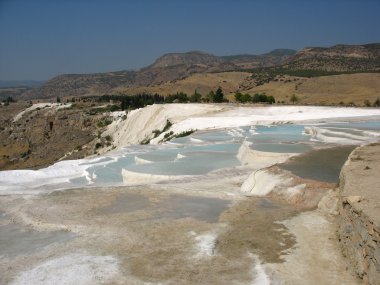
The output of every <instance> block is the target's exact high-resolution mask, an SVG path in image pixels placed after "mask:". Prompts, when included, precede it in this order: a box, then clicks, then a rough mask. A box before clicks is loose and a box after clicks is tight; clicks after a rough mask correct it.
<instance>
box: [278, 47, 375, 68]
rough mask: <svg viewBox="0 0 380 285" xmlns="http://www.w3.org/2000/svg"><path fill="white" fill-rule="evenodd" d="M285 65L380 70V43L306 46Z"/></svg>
mask: <svg viewBox="0 0 380 285" xmlns="http://www.w3.org/2000/svg"><path fill="white" fill-rule="evenodd" d="M285 66H286V67H288V68H291V69H304V70H325V71H375V70H380V44H377V43H375V44H367V45H335V46H332V47H329V48H322V47H310V48H304V49H303V50H301V51H299V52H298V53H297V54H295V55H294V56H293V57H291V58H290V59H289V61H288V63H287V64H286V65H285Z"/></svg>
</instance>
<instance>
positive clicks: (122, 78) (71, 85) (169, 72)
mask: <svg viewBox="0 0 380 285" xmlns="http://www.w3.org/2000/svg"><path fill="white" fill-rule="evenodd" d="M271 67H274V68H276V67H281V68H285V69H289V70H324V71H328V72H331V71H336V72H355V71H358V72H362V71H365V70H368V71H377V70H380V43H372V44H366V45H335V46H332V47H306V48H304V49H302V50H300V51H298V52H295V51H294V50H290V49H275V50H272V51H270V52H268V53H264V54H261V55H249V54H242V55H230V56H216V55H212V54H209V53H205V52H201V51H190V52H185V53H167V54H164V55H162V56H160V57H159V58H157V59H156V60H155V61H154V62H153V63H152V64H151V65H149V66H147V67H144V68H141V69H140V70H137V71H115V72H106V73H90V74H63V75H59V76H56V77H54V78H52V79H50V80H48V81H47V82H45V83H44V84H43V85H42V86H40V87H37V88H34V89H32V90H28V91H26V92H25V93H23V94H22V95H21V98H22V99H36V98H46V99H47V98H55V97H64V96H65V97H66V96H67V97H70V96H79V97H80V96H92V95H102V94H106V93H112V92H114V90H115V89H117V90H120V89H123V88H124V89H127V88H134V87H150V86H158V85H160V84H163V83H165V82H175V81H177V80H182V79H184V78H187V77H189V76H191V75H192V74H196V73H201V74H202V73H215V72H228V71H244V70H247V71H250V70H254V69H257V68H261V69H262V68H264V69H265V68H271ZM251 72H254V71H251Z"/></svg>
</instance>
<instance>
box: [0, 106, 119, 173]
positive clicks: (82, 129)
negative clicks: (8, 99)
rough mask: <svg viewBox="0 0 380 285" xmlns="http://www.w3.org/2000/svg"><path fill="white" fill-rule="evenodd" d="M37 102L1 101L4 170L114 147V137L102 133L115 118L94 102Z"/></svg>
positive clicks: (0, 150) (0, 156)
mask: <svg viewBox="0 0 380 285" xmlns="http://www.w3.org/2000/svg"><path fill="white" fill-rule="evenodd" d="M34 106H35V107H37V108H32V107H30V108H28V109H26V108H27V107H29V106H27V105H26V103H12V104H9V105H8V106H4V105H0V142H1V144H0V170H6V169H20V168H36V167H43V166H47V165H49V164H51V163H53V162H56V161H57V160H59V159H61V158H63V157H65V158H71V159H76V158H81V157H84V156H87V155H90V154H94V153H95V152H96V151H98V149H99V148H100V147H103V146H109V147H112V146H111V138H108V140H106V138H103V137H101V132H102V131H103V130H104V127H105V125H106V124H107V123H109V122H110V120H112V118H109V117H108V113H105V112H99V110H100V111H101V110H102V109H101V108H100V107H96V106H93V103H91V102H88V103H86V102H77V103H75V104H55V105H53V104H45V103H40V104H37V105H34ZM25 110H26V111H25ZM22 111H23V113H22Z"/></svg>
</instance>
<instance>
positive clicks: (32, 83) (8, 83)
mask: <svg viewBox="0 0 380 285" xmlns="http://www.w3.org/2000/svg"><path fill="white" fill-rule="evenodd" d="M43 83H44V81H38V80H0V88H5V87H37V86H40V85H42V84H43Z"/></svg>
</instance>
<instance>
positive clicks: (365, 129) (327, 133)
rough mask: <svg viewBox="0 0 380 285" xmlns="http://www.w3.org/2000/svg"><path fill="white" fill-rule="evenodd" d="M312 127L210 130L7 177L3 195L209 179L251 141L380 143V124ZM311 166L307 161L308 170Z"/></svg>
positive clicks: (293, 148) (281, 149)
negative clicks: (160, 178) (129, 176)
mask: <svg viewBox="0 0 380 285" xmlns="http://www.w3.org/2000/svg"><path fill="white" fill-rule="evenodd" d="M306 126H307V127H311V126H313V125H312V124H308V125H301V124H285V125H271V126H245V127H239V128H226V129H218V130H207V131H200V132H195V133H193V134H191V135H190V136H188V137H183V138H176V139H174V140H173V141H171V142H168V143H164V144H162V145H132V146H128V147H125V148H123V149H121V150H117V151H114V152H110V153H107V154H105V155H103V156H98V157H96V158H89V159H85V160H78V161H72V162H70V163H68V164H67V165H68V166H67V168H66V167H62V165H61V166H60V165H58V164H57V167H56V168H55V167H54V166H55V165H53V166H51V167H49V169H41V170H37V171H36V172H33V173H31V174H28V175H30V176H28V177H26V178H27V179H25V180H23V179H20V177H22V173H20V172H17V171H10V172H7V173H6V176H4V175H3V177H4V181H5V182H4V183H3V184H2V182H1V181H0V191H5V193H8V192H9V191H14V190H15V191H24V190H23V189H27V190H34V189H36V190H39V189H42V190H54V189H66V188H75V187H82V186H87V185H88V186H111V185H123V183H124V181H123V177H122V170H123V169H126V170H129V171H131V172H138V173H145V174H160V175H207V174H208V173H209V172H211V171H215V170H219V169H222V168H233V167H236V166H239V165H240V162H239V160H238V159H237V157H236V155H237V153H238V151H239V148H240V147H241V144H242V143H243V142H244V141H248V142H251V146H250V147H251V148H252V149H254V150H256V151H263V152H276V153H300V154H302V153H308V152H310V151H312V150H313V149H316V148H320V147H321V146H326V145H328V146H329V147H332V146H335V145H336V144H334V143H332V142H335V141H336V140H334V139H330V138H334V137H336V138H338V139H339V140H338V141H340V142H341V143H346V144H348V143H356V144H359V143H363V142H373V141H376V140H379V139H380V121H368V122H365V121H362V122H350V123H344V122H334V123H324V124H316V125H315V126H316V127H317V128H319V129H321V130H322V133H323V136H319V137H315V138H314V137H312V136H311V135H307V134H305V127H306ZM323 130H324V131H323ZM352 136H354V137H352ZM355 136H358V138H355ZM326 137H328V138H329V141H330V142H329V143H328V144H327V143H326V142H324V141H323V140H324V139H325V138H326ZM342 138H344V139H342ZM308 163H309V162H308V161H305V162H304V165H306V166H307V165H308ZM69 167H70V168H69ZM305 169H308V168H307V167H305ZM310 171H312V170H310ZM12 175H15V176H14V179H10V178H12ZM50 177H51V179H50ZM66 177H67V180H66ZM9 181H11V183H10V182H9ZM10 189H11V190H10Z"/></svg>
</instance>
